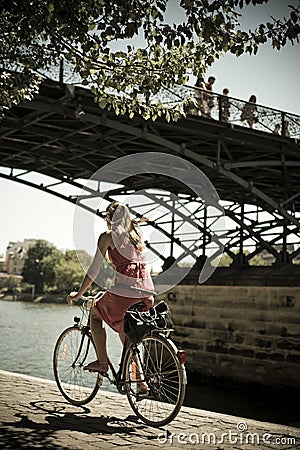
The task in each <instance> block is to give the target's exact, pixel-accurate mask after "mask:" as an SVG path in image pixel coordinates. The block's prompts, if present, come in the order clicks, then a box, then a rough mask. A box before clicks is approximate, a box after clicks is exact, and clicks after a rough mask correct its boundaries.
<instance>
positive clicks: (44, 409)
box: [0, 371, 300, 450]
mask: <svg viewBox="0 0 300 450" xmlns="http://www.w3.org/2000/svg"><path fill="white" fill-rule="evenodd" d="M0 386H1V387H0V421H1V428H0V449H3V450H4V449H12V450H19V449H44V450H46V449H47V450H66V449H72V450H93V449H95V450H96V449H98V450H102V449H103V450H105V449H114V448H118V449H124V450H125V449H129V448H130V450H132V449H139V450H144V449H145V450H147V449H149V450H151V449H158V448H160V449H179V448H180V449H201V450H265V449H280V450H281V449H292V450H295V449H300V429H299V428H293V427H288V426H283V425H276V424H272V423H266V422H258V421H255V420H250V419H243V418H241V417H234V416H229V415H225V414H219V413H214V412H211V411H204V410H201V409H195V408H187V407H183V408H182V410H181V412H180V414H179V415H178V417H177V418H176V419H175V420H174V421H173V422H172V423H171V424H170V425H168V426H167V427H166V428H165V429H159V430H158V429H155V428H151V427H148V426H146V425H145V424H143V423H142V422H140V421H138V420H137V419H136V417H135V416H134V414H133V412H132V410H131V409H130V406H129V404H128V402H127V399H126V397H123V396H121V395H119V394H117V393H116V394H114V393H111V392H107V391H101V390H100V391H99V392H98V394H97V396H96V398H95V399H94V400H93V401H92V402H91V403H90V404H88V405H87V406H84V407H75V406H72V405H70V404H68V403H67V402H66V401H65V400H64V399H63V397H62V396H61V395H60V394H59V392H58V390H57V388H56V385H55V383H54V382H52V381H48V380H43V379H41V378H33V377H28V376H24V375H19V374H15V373H10V372H4V371H0ZM246 428H247V430H245V429H246ZM183 433H184V434H183Z"/></svg>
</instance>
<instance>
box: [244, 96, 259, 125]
mask: <svg viewBox="0 0 300 450" xmlns="http://www.w3.org/2000/svg"><path fill="white" fill-rule="evenodd" d="M255 103H256V96H255V95H254V94H252V95H251V97H250V98H249V100H248V102H247V103H245V105H244V106H243V108H242V112H241V121H242V122H244V121H246V122H247V123H248V125H249V127H250V128H253V124H254V123H255V122H257V106H256V104H255Z"/></svg>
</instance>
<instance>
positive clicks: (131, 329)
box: [124, 301, 173, 344]
mask: <svg viewBox="0 0 300 450" xmlns="http://www.w3.org/2000/svg"><path fill="white" fill-rule="evenodd" d="M167 329H173V322H172V318H171V312H170V310H169V307H168V305H167V304H166V303H165V302H164V301H161V302H160V303H158V304H157V305H156V306H153V308H150V309H149V311H145V312H141V311H137V310H129V311H127V312H126V314H125V318H124V333H125V334H126V336H127V337H128V339H129V340H130V342H132V343H134V344H138V343H139V342H141V340H142V339H143V337H144V336H146V335H147V334H149V333H150V332H151V331H152V330H158V331H159V330H162V331H163V330H167Z"/></svg>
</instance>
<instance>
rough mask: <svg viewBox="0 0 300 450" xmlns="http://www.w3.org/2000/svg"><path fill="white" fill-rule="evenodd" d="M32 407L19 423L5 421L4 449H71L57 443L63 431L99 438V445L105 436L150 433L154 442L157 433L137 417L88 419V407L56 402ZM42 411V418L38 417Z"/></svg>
mask: <svg viewBox="0 0 300 450" xmlns="http://www.w3.org/2000/svg"><path fill="white" fill-rule="evenodd" d="M28 406H29V408H28V415H26V414H23V413H16V414H15V418H16V420H15V421H7V422H5V421H4V420H3V419H2V426H1V429H0V448H3V449H8V450H10V449H12V450H16V449H18V450H19V449H21V450H22V449H27V450H28V449H40V448H42V447H43V448H46V449H47V450H57V449H60V450H66V449H70V447H63V446H61V445H58V444H56V443H55V440H56V439H57V435H56V433H57V432H59V431H65V432H66V434H68V432H70V437H71V433H72V432H73V431H76V432H80V433H84V434H85V435H93V434H95V437H92V436H91V440H96V439H97V440H98V441H99V439H100V440H101V435H105V436H106V438H107V436H110V435H114V434H118V435H119V436H120V435H124V437H126V438H128V437H130V435H135V436H136V435H138V434H139V433H140V432H141V430H144V432H145V431H146V435H144V436H145V438H146V439H149V440H150V439H152V437H153V433H149V436H148V435H147V430H149V427H147V425H145V424H143V423H142V422H140V421H138V420H137V418H136V417H135V416H128V417H127V418H125V419H120V418H118V417H116V416H111V417H107V416H104V415H99V416H98V415H97V416H92V415H88V414H89V413H90V409H89V408H87V407H75V406H72V405H69V404H68V403H63V402H53V401H52V402H47V401H39V402H31V403H30V404H29V405H28ZM38 411H40V412H41V415H38V414H37V412H38ZM43 412H45V413H46V414H43ZM33 414H36V417H37V421H35V420H33V419H32V418H29V415H31V417H32V416H33ZM18 419H19V420H18ZM149 431H150V430H149ZM143 434H144V433H143ZM85 442H86V441H85Z"/></svg>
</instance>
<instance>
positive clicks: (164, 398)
mask: <svg viewBox="0 0 300 450" xmlns="http://www.w3.org/2000/svg"><path fill="white" fill-rule="evenodd" d="M125 377H126V382H127V384H128V387H127V397H128V400H129V403H130V405H131V407H132V409H133V411H134V412H135V414H136V415H137V416H138V417H139V418H140V419H142V420H143V422H145V423H146V424H147V425H151V426H154V427H159V426H163V425H166V424H167V423H170V422H171V421H172V420H173V419H174V418H175V417H176V415H177V414H178V412H179V410H180V408H181V405H182V403H183V400H184V395H185V386H186V374H185V368H184V366H181V364H180V361H179V359H178V355H177V349H176V347H175V344H174V343H173V342H172V341H171V340H170V339H167V338H165V337H163V336H160V335H149V336H146V337H145V338H144V339H143V341H142V343H141V344H140V345H139V346H138V347H137V350H135V349H134V347H131V349H130V350H129V351H128V355H127V358H126V361H125ZM138 381H144V383H146V385H145V384H144V386H143V387H144V388H145V387H147V391H146V392H144V393H143V394H139V388H138Z"/></svg>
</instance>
